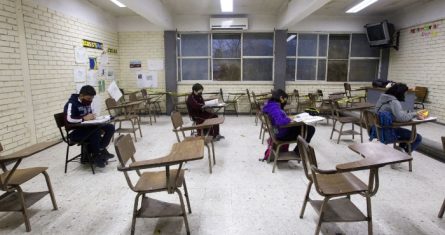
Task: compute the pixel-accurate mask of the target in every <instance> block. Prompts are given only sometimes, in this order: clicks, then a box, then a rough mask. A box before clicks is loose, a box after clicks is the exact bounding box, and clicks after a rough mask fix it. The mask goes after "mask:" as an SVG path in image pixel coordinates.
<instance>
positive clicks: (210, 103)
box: [202, 99, 225, 108]
mask: <svg viewBox="0 0 445 235" xmlns="http://www.w3.org/2000/svg"><path fill="white" fill-rule="evenodd" d="M224 105H225V103H219V102H218V99H213V100H208V101H205V102H204V106H202V107H203V108H206V107H218V106H224Z"/></svg>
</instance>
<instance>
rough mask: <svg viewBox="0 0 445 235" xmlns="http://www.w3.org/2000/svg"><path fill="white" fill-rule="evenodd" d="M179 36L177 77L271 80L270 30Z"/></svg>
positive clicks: (220, 79)
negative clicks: (267, 31) (266, 31)
mask: <svg viewBox="0 0 445 235" xmlns="http://www.w3.org/2000/svg"><path fill="white" fill-rule="evenodd" d="M178 38H179V39H178V42H177V48H178V49H177V53H178V79H179V80H215V81H272V80H273V59H274V58H273V53H274V34H273V33H213V34H179V36H178Z"/></svg>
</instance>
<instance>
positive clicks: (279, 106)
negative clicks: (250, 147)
mask: <svg viewBox="0 0 445 235" xmlns="http://www.w3.org/2000/svg"><path fill="white" fill-rule="evenodd" d="M288 97H289V96H288V95H287V94H286V92H284V91H283V90H281V89H278V90H275V91H273V92H272V98H270V99H269V101H267V104H266V105H265V106H264V107H263V113H265V114H267V116H268V117H269V119H270V121H271V124H272V126H274V127H278V126H283V125H286V124H288V123H290V122H291V121H292V120H291V119H290V118H289V117H288V116H287V114H286V112H284V109H283V108H284V106H286V104H287V99H288ZM277 129H278V133H275V137H276V138H277V139H278V140H282V141H292V140H296V139H297V136H298V135H300V134H301V133H300V132H301V128H300V127H299V126H292V127H288V128H277ZM306 130H307V137H306V141H307V142H308V143H309V142H311V139H312V136H314V134H315V127H313V126H309V125H306ZM294 152H296V153H297V154H299V152H298V145H297V146H295V148H294Z"/></svg>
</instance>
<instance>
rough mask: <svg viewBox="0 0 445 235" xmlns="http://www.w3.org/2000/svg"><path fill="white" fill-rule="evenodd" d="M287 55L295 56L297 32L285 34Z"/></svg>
mask: <svg viewBox="0 0 445 235" xmlns="http://www.w3.org/2000/svg"><path fill="white" fill-rule="evenodd" d="M286 41H287V56H295V55H296V53H297V34H294V33H292V34H288V35H287V39H286Z"/></svg>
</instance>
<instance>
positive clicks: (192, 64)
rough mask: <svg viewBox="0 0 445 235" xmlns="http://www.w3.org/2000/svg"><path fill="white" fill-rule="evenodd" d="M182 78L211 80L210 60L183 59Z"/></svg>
mask: <svg viewBox="0 0 445 235" xmlns="http://www.w3.org/2000/svg"><path fill="white" fill-rule="evenodd" d="M182 80H209V60H208V59H183V60H182Z"/></svg>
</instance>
